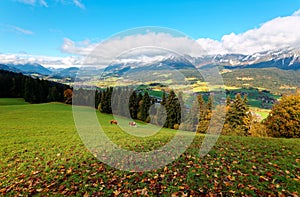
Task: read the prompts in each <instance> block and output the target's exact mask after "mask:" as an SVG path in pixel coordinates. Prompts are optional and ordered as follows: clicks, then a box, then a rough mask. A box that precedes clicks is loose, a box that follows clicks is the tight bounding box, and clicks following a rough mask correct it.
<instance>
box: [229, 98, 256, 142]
mask: <svg viewBox="0 0 300 197" xmlns="http://www.w3.org/2000/svg"><path fill="white" fill-rule="evenodd" d="M248 120H251V116H250V112H249V107H248V106H247V97H244V99H243V98H242V96H241V94H237V95H236V97H235V100H234V102H233V103H231V104H230V105H229V108H228V111H227V115H226V120H225V124H226V127H225V128H226V131H225V133H234V134H237V135H242V136H247V135H249V130H250V125H249V123H250V122H251V121H248Z"/></svg>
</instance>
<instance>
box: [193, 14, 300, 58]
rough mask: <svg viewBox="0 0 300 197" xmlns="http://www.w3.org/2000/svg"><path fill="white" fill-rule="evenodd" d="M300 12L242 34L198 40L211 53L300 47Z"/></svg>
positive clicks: (249, 51) (248, 52)
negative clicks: (219, 38)
mask: <svg viewBox="0 0 300 197" xmlns="http://www.w3.org/2000/svg"><path fill="white" fill-rule="evenodd" d="M299 14H300V11H297V12H295V13H294V14H293V15H292V16H287V17H278V18H275V19H273V20H270V21H268V22H266V23H264V24H262V25H261V26H260V27H258V28H254V29H251V30H248V31H246V32H244V33H241V34H235V33H231V34H228V35H224V36H223V37H222V39H221V41H216V40H212V39H209V38H208V39H203V38H201V39H198V42H199V44H200V45H201V46H202V47H203V48H204V49H205V50H207V51H208V53H210V54H216V53H221V54H224V53H243V54H252V53H255V52H261V51H266V50H272V49H276V48H284V47H299V46H300V34H299V30H298V28H297V27H300V15H299Z"/></svg>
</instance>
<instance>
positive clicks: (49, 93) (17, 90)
mask: <svg viewBox="0 0 300 197" xmlns="http://www.w3.org/2000/svg"><path fill="white" fill-rule="evenodd" d="M68 88H70V87H69V86H68V85H64V84H60V83H56V82H52V81H47V80H40V79H39V78H32V77H29V76H25V75H23V74H21V73H14V72H10V71H4V70H0V98H24V99H25V101H27V102H30V103H44V102H52V101H63V100H64V91H65V90H66V89H68Z"/></svg>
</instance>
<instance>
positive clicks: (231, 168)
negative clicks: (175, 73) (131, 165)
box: [0, 99, 300, 196]
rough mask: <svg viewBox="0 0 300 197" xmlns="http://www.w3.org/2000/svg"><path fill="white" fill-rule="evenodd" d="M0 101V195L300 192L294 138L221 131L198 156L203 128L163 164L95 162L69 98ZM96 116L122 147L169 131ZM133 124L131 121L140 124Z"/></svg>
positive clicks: (146, 144)
mask: <svg viewBox="0 0 300 197" xmlns="http://www.w3.org/2000/svg"><path fill="white" fill-rule="evenodd" d="M0 103H2V104H1V106H0V120H1V121H0V195H4V196H13V195H19V194H22V195H25V196H26V195H37V196H46V195H51V196H53V195H74V196H82V195H85V196H92V195H95V196H118V195H120V196H140V195H144V196H156V195H160V196H170V195H172V194H173V195H174V196H183V195H192V196H199V195H204V194H223V195H225V196H228V195H236V196H241V195H250V196H262V195H263V196H267V195H274V196H278V195H281V194H282V195H285V196H288V195H295V196H297V195H299V194H300V177H299V174H300V146H299V143H300V139H274V138H251V137H248V138H246V137H235V136H221V137H220V138H219V140H218V142H217V144H216V145H215V146H214V147H213V148H212V150H211V151H210V152H209V154H208V155H206V156H204V157H199V156H198V152H199V149H200V146H201V142H202V140H203V135H196V138H195V139H194V142H193V143H192V144H191V145H190V146H189V148H188V149H187V151H186V152H185V153H183V154H182V155H181V156H180V157H179V158H177V159H176V160H175V161H174V162H172V163H170V164H168V165H167V166H165V167H164V168H162V169H157V170H153V171H150V172H143V173H142V172H139V173H138V172H125V171H119V170H117V169H115V168H112V167H110V166H108V165H106V164H104V163H102V162H100V161H99V160H97V159H96V158H94V157H93V155H92V154H91V153H90V152H89V151H88V150H87V149H86V148H85V147H84V145H83V143H82V142H81V139H80V137H79V135H78V133H77V131H76V128H75V125H74V120H73V116H72V107H71V106H69V105H64V104H61V103H49V104H38V105H28V104H27V105H25V103H23V104H24V105H16V104H13V103H22V102H21V101H20V100H19V99H0ZM97 116H98V119H99V122H100V123H101V125H102V126H103V128H104V130H105V131H106V134H107V136H109V137H110V138H112V140H113V141H114V142H115V143H117V144H119V146H120V147H122V148H124V149H128V150H135V151H148V150H153V149H155V148H158V147H161V146H162V145H164V144H166V143H168V142H169V141H170V139H171V138H172V137H173V136H174V134H175V133H176V131H174V130H169V129H162V130H161V131H160V132H158V133H157V134H155V135H153V136H150V137H146V138H140V137H130V136H129V135H128V134H126V133H125V132H123V131H122V130H121V129H120V128H119V127H118V126H117V125H110V124H109V120H111V119H112V118H113V117H112V116H111V115H106V114H100V113H98V112H97ZM126 121H127V120H124V122H123V121H121V122H120V124H121V125H126V124H128V123H127V122H126ZM139 125H140V127H138V128H132V129H135V131H136V132H139V131H141V132H147V130H146V127H144V125H142V123H140V122H139ZM126 126H127V125H126ZM185 134H186V135H190V133H185ZM122 159H123V158H120V160H122Z"/></svg>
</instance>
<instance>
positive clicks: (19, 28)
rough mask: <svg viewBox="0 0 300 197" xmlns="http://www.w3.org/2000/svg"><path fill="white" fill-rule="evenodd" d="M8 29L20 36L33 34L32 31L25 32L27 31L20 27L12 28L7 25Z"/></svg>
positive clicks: (12, 26)
mask: <svg viewBox="0 0 300 197" xmlns="http://www.w3.org/2000/svg"><path fill="white" fill-rule="evenodd" d="M8 27H9V28H10V29H11V30H13V31H15V32H18V33H22V34H26V35H32V34H34V33H33V32H32V31H30V30H27V29H23V28H21V27H17V26H14V25H8Z"/></svg>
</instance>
